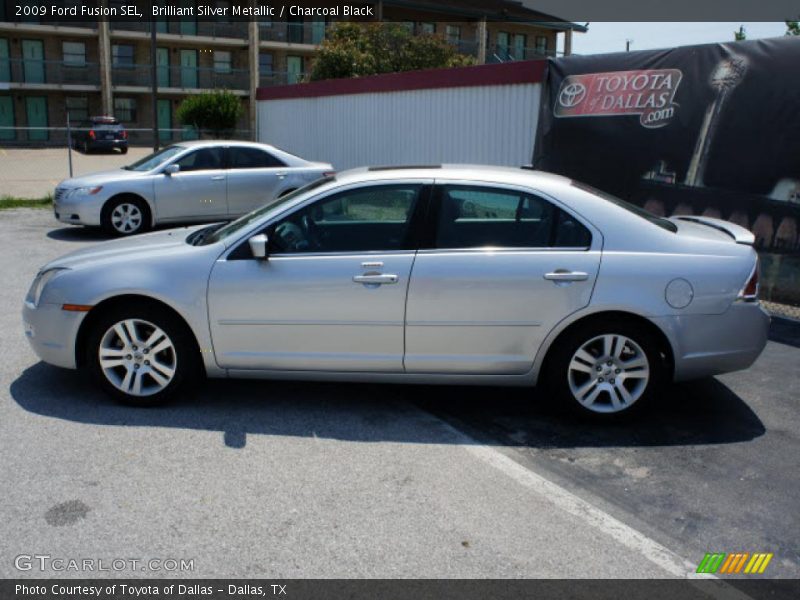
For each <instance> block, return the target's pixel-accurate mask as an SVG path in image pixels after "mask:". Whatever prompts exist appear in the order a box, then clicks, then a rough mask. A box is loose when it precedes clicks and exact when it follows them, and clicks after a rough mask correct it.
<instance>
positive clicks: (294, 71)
mask: <svg viewBox="0 0 800 600" xmlns="http://www.w3.org/2000/svg"><path fill="white" fill-rule="evenodd" d="M286 71H287V73H288V75H287V77H288V83H297V82H298V81H300V77H302V75H303V57H302V56H287V57H286Z"/></svg>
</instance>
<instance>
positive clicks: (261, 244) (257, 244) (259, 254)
mask: <svg viewBox="0 0 800 600" xmlns="http://www.w3.org/2000/svg"><path fill="white" fill-rule="evenodd" d="M247 242H248V243H249V244H250V252H252V253H253V258H258V259H260V260H266V258H267V245H268V244H269V238H268V237H267V234H265V233H259V234H258V235H254V236H253V237H251V238H250V239H249V240H247Z"/></svg>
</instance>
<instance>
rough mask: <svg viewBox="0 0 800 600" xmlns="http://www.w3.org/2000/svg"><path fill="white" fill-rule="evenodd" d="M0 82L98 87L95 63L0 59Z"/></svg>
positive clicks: (98, 77)
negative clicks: (80, 63) (75, 63)
mask: <svg viewBox="0 0 800 600" xmlns="http://www.w3.org/2000/svg"><path fill="white" fill-rule="evenodd" d="M0 82H7V83H8V82H10V83H27V84H53V85H96V86H99V85H100V68H99V66H98V64H97V63H84V64H83V65H74V64H68V63H65V62H64V61H60V60H31V59H23V58H11V59H0Z"/></svg>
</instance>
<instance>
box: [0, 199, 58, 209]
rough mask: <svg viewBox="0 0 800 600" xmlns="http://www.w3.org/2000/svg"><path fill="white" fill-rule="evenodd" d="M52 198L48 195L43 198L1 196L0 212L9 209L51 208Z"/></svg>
mask: <svg viewBox="0 0 800 600" xmlns="http://www.w3.org/2000/svg"><path fill="white" fill-rule="evenodd" d="M52 206H53V197H52V196H50V195H48V196H45V197H44V198H14V197H13V196H3V197H1V198H0V210H7V209H9V208H52Z"/></svg>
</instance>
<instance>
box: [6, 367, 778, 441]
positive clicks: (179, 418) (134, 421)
mask: <svg viewBox="0 0 800 600" xmlns="http://www.w3.org/2000/svg"><path fill="white" fill-rule="evenodd" d="M10 391H11V396H12V397H13V398H14V400H15V401H16V402H17V403H18V404H19V405H20V406H21V407H22V408H23V409H25V410H27V411H29V412H31V413H35V414H38V415H42V416H45V417H49V418H56V419H64V420H68V421H74V422H79V423H90V424H97V425H111V426H135V427H167V428H178V429H191V430H207V431H218V432H220V434H221V440H222V441H223V442H224V444H225V445H226V446H228V447H229V448H243V447H244V446H245V445H246V444H247V437H248V436H250V435H274V436H294V437H317V438H325V439H337V440H347V441H355V442H387V441H388V442H398V443H415V444H420V443H422V444H425V443H430V444H464V443H470V438H467V437H465V436H464V435H462V434H461V433H458V432H457V431H454V429H452V428H450V427H447V426H445V425H444V424H443V423H442V420H444V421H447V422H449V423H450V424H451V425H454V426H455V428H456V429H460V430H464V431H466V432H467V433H468V434H470V435H471V436H472V438H474V440H473V441H477V442H480V443H485V444H490V445H505V446H522V447H536V448H555V447H569V448H575V447H610V446H616V447H631V446H634V447H636V446H642V447H644V446H662V445H668V446H673V445H697V444H725V443H736V442H742V441H747V440H751V439H753V438H756V437H759V436H761V435H763V434H764V432H765V428H764V426H763V424H762V423H761V421H760V420H759V418H758V417H757V416H756V415H755V413H753V411H752V410H751V409H750V408H749V407H748V406H747V404H746V403H745V402H744V401H743V400H742V399H741V398H739V397H738V396H737V395H736V394H734V393H733V392H732V391H731V390H730V389H728V388H727V387H726V386H725V385H723V384H722V383H720V382H719V381H717V380H714V379H710V380H705V381H700V382H694V383H692V384H685V385H680V386H670V387H669V389H668V390H667V392H666V396H667V397H666V398H665V400H664V401H662V402H661V403H660V405H658V406H655V407H654V408H653V409H652V410H650V411H647V412H645V413H644V414H642V415H641V416H639V417H638V418H637V419H636V420H632V421H627V422H622V423H614V424H605V423H604V424H596V423H591V422H584V421H580V420H575V419H574V418H571V417H569V416H567V415H564V414H562V413H561V412H560V411H558V410H555V409H553V408H552V407H551V406H549V405H548V403H547V402H543V401H541V400H542V398H541V397H539V396H540V394H538V393H537V391H536V390H530V389H525V388H497V387H491V388H490V387H462V386H414V385H408V386H401V385H377V384H375V385H372V384H343V383H307V382H281V381H261V380H248V381H236V380H209V381H205V382H203V383H202V384H201V385H199V386H198V387H197V389H196V390H195V391H194V392H193V393H192V394H191V395H187V396H186V397H184V398H182V399H180V400H177V401H176V402H174V403H172V404H169V405H167V406H164V407H159V408H150V409H142V408H131V407H127V406H123V405H120V404H116V403H115V402H113V401H112V400H111V399H110V398H108V397H107V396H106V395H105V394H103V393H102V392H100V391H98V390H97V389H96V388H95V386H94V385H93V384H92V382H91V381H90V380H89V378H88V377H87V376H85V375H83V374H81V373H78V372H75V371H68V370H64V369H58V368H56V367H51V366H49V365H47V364H45V363H42V362H40V363H37V364H35V365H33V366H31V367H29V368H28V369H26V370H25V371H24V372H23V373H22V375H20V376H19V377H18V378H17V379H16V380H15V381H14V382H13V383H12V384H11V388H10Z"/></svg>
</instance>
